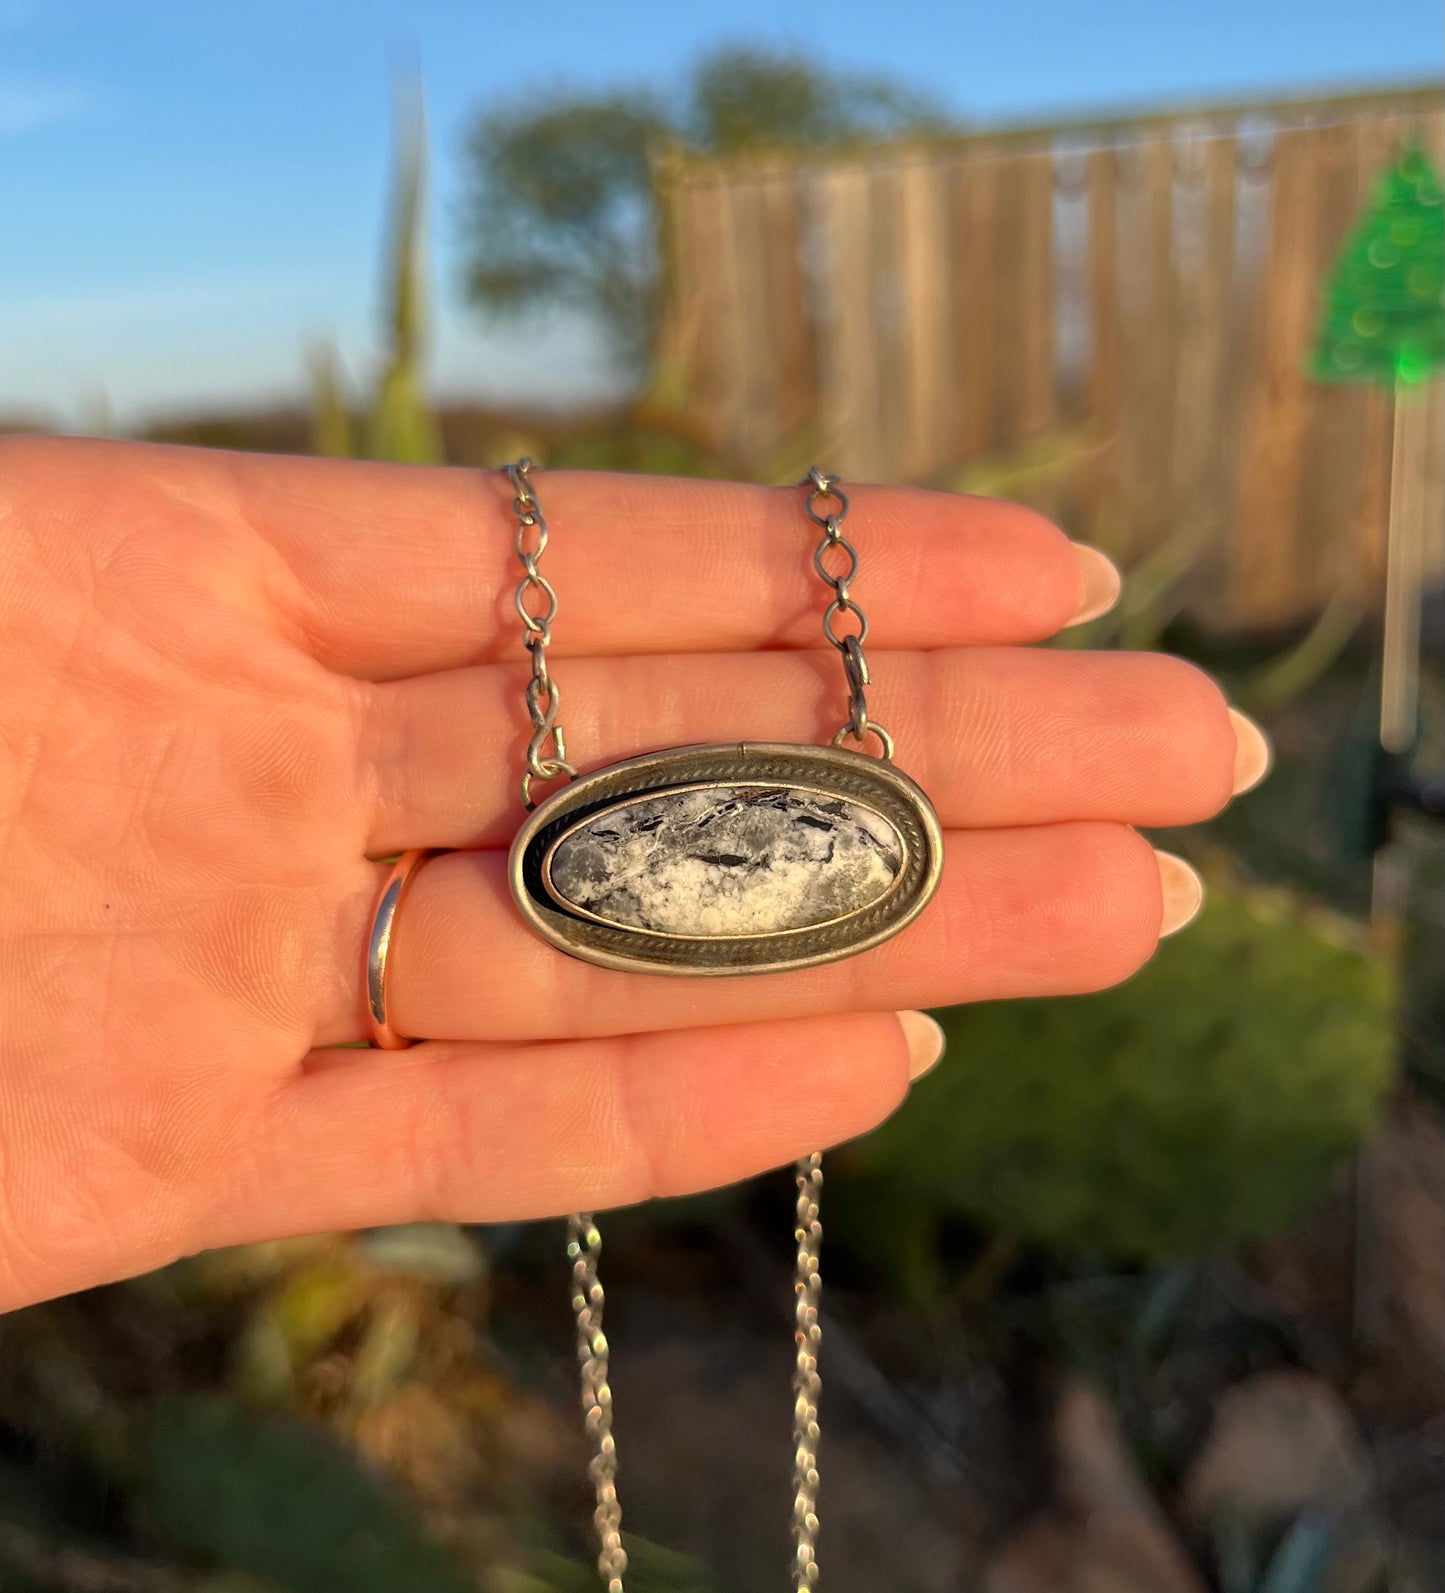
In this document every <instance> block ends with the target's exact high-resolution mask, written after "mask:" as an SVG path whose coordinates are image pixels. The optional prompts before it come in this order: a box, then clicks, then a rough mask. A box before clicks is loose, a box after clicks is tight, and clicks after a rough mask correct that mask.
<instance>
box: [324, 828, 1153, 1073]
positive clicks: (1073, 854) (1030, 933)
mask: <svg viewBox="0 0 1445 1593" xmlns="http://www.w3.org/2000/svg"><path fill="white" fill-rule="evenodd" d="M944 851H945V855H944V865H943V879H942V883H941V884H940V886H939V890H938V895H937V896H936V897H935V898H934V900H933V902H932V903H931V904H930V905H929V907H928V909H927V910H926V911H925V912H924V913H923V914H922V916H921V917H920V918H919V919H918V920H917V921H916V922H915V923H913V924H912V925H910V926H909V928H908V929H906V930H904V931H903V932H902V934H900V935H898V936H897V937H896V938H895V939H893V940H890V941H888V942H886V943H885V944H884V945H882V946H878V947H875V948H874V949H873V950H871V951H868V952H864V953H862V954H861V955H859V956H856V957H851V958H848V959H847V960H845V961H842V962H834V963H828V964H826V965H824V966H822V967H817V968H807V969H800V970H797V971H796V972H791V973H778V974H764V975H744V976H738V977H729V978H726V979H687V978H666V977H662V976H659V975H648V974H636V973H620V972H617V971H615V970H613V969H609V968H599V967H595V966H594V965H592V964H590V963H585V962H581V961H579V960H578V959H576V958H572V957H567V956H565V955H562V954H561V953H559V952H558V951H557V950H556V949H555V948H554V947H552V946H551V945H549V944H547V943H546V942H544V941H542V940H540V939H538V938H537V937H536V936H535V935H534V934H532V933H531V931H530V930H528V929H527V928H526V926H525V924H524V923H523V921H522V918H521V915H520V914H519V913H518V912H517V910H516V906H515V904H514V903H513V902H512V900H511V896H510V893H509V891H508V887H507V881H506V855H505V854H504V853H502V852H491V851H486V852H482V851H478V852H451V853H445V854H443V855H442V856H439V857H435V858H432V859H431V860H430V861H428V862H427V863H426V864H425V865H424V866H423V867H422V868H420V869H419V870H418V871H417V873H416V874H415V875H414V877H413V880H412V884H411V888H410V894H409V895H408V897H407V900H406V903H405V908H404V912H403V913H402V914H401V915H399V919H398V922H397V924H396V925H395V926H394V928H393V933H392V942H391V953H390V957H391V961H390V966H389V969H388V981H389V982H388V989H389V995H390V1002H391V1009H390V1018H391V1021H392V1023H393V1024H394V1025H395V1027H396V1028H397V1029H398V1031H399V1032H400V1033H402V1034H406V1035H413V1036H417V1037H434V1036H435V1037H441V1036H445V1037H447V1038H450V1039H497V1040H531V1039H557V1038H579V1037H584V1036H589V1035H603V1034H631V1033H634V1032H637V1031H642V1030H652V1029H668V1028H676V1027H684V1028H685V1027H696V1026H698V1025H706V1024H713V1023H722V1022H749V1021H755V1020H756V1021H761V1020H764V1019H772V1018H792V1017H802V1016H807V1015H809V1014H814V1013H824V1012H838V1011H851V1010H857V1011H877V1010H880V1009H883V1008H888V1009H898V1008H902V1007H936V1006H944V1005H947V1004H950V1003H953V1002H960V1001H979V1000H987V999H992V998H996V997H1003V996H1042V995H1064V994H1070V993H1074V992H1081V991H1085V990H1094V989H1098V988H1100V987H1102V986H1105V985H1110V984H1115V983H1117V982H1118V981H1119V980H1121V979H1124V978H1127V977H1128V975H1129V974H1131V973H1133V972H1134V971H1135V970H1136V969H1137V968H1138V967H1139V966H1140V965H1141V964H1142V963H1143V962H1144V961H1145V960H1146V959H1147V958H1148V957H1149V956H1150V955H1151V954H1152V952H1153V950H1154V947H1155V944H1156V943H1157V940H1158V937H1159V933H1160V927H1161V922H1162V913H1163V893H1162V886H1161V876H1160V866H1159V863H1158V861H1157V858H1156V855H1155V853H1154V851H1153V849H1152V848H1151V847H1150V845H1149V843H1148V842H1147V841H1145V840H1144V839H1143V838H1142V837H1141V836H1139V835H1138V834H1136V833H1135V832H1134V831H1133V830H1131V829H1128V828H1127V827H1125V826H1123V825H1118V824H1059V825H1041V826H1038V827H1037V828H1033V829H1011V830H977V831H969V830H952V831H950V832H948V834H947V835H946V837H945V845H944ZM370 867H371V869H372V871H373V874H372V878H371V880H370V883H369V891H368V894H367V895H366V896H365V897H364V898H363V896H362V895H361V893H359V892H358V894H357V896H356V898H355V899H354V900H353V902H352V904H351V907H350V911H349V914H348V917H349V919H350V923H349V924H348V926H347V927H346V929H345V931H344V938H343V939H342V941H341V942H340V949H339V952H338V955H339V957H340V960H341V962H342V963H344V965H345V967H346V968H347V969H348V970H350V969H354V968H356V967H358V965H359V963H360V951H359V949H358V948H360V947H361V946H363V945H364V944H365V938H366V934H367V927H368V924H369V922H370V912H371V904H372V902H373V901H374V899H375V893H376V888H377V885H378V884H379V882H380V879H381V878H382V877H383V875H384V873H385V869H384V866H382V865H370ZM352 988H353V989H354V992H355V994H354V996H349V997H348V1002H347V1006H346V1009H345V1010H344V1011H336V1012H333V1013H332V1014H331V1015H330V1017H329V1018H328V1019H327V1021H326V1023H325V1025H324V1026H323V1028H322V1029H321V1032H320V1035H319V1038H320V1039H321V1040H322V1041H324V1042H328V1043H329V1042H333V1041H339V1040H344V1039H358V1038H360V1037H362V1036H363V1035H364V1034H365V1033H366V1032H367V1030H366V1028H365V1014H364V1010H363V1005H362V990H361V979H360V976H359V973H358V974H355V975H353V980H352Z"/></svg>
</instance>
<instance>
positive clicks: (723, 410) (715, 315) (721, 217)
mask: <svg viewBox="0 0 1445 1593" xmlns="http://www.w3.org/2000/svg"><path fill="white" fill-rule="evenodd" d="M685 206H686V208H685V211H684V215H685V217H686V220H685V222H684V227H683V230H684V234H685V236H686V237H687V239H688V242H687V245H686V248H685V252H684V258H686V259H690V261H691V263H692V264H693V265H694V266H695V267H700V269H698V270H697V275H696V277H695V278H694V279H693V281H692V282H691V283H688V284H685V285H684V286H683V287H682V289H681V291H682V292H683V293H684V294H685V295H686V297H687V299H688V301H689V302H688V303H687V304H686V305H685V307H684V309H683V312H682V314H683V316H684V317H685V318H686V319H687V320H690V321H691V322H692V323H693V324H694V325H695V327H696V332H695V334H694V350H695V354H694V360H695V364H694V370H695V373H696V376H695V380H696V391H695V393H694V395H693V398H692V405H693V413H694V415H695V416H696V419H697V423H698V429H699V430H700V431H701V433H702V435H703V436H704V437H706V438H707V439H708V441H709V444H710V445H711V446H712V447H713V448H715V449H718V450H719V451H723V450H726V449H727V447H728V446H729V443H730V441H731V438H732V436H733V433H734V430H735V420H736V414H737V407H738V403H739V401H740V395H741V391H742V383H741V373H740V372H739V370H738V368H737V352H738V349H737V343H736V340H735V338H734V336H733V320H734V318H735V315H736V306H735V304H734V302H733V298H732V291H731V289H732V283H731V279H730V277H729V275H728V274H727V273H726V272H723V271H720V270H718V268H717V262H718V260H719V259H720V258H721V257H722V256H723V253H724V251H725V250H726V248H727V247H728V244H727V236H728V217H727V214H726V212H725V207H724V201H723V185H722V184H721V183H720V182H718V181H717V180H715V179H714V180H709V181H699V182H694V183H690V184H688V188H687V196H686V201H685ZM703 262H706V264H705V265H704V264H703Z"/></svg>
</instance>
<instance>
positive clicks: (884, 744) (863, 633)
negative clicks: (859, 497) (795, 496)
mask: <svg viewBox="0 0 1445 1593" xmlns="http://www.w3.org/2000/svg"><path fill="white" fill-rule="evenodd" d="M801 485H802V486H805V487H811V488H812V489H813V490H812V491H811V492H810V493H809V494H808V501H807V504H806V508H807V511H808V518H809V519H810V520H811V521H812V522H813V524H814V525H820V526H822V528H823V540H822V541H821V542H820V543H819V544H818V546H817V547H816V548H814V550H813V568H814V569H815V570H816V571H817V572H818V574H819V575H820V576H821V577H822V579H823V580H824V581H826V582H827V584H828V585H829V586H831V587H832V588H833V601H832V602H831V603H829V605H828V607H827V609H826V611H825V612H824V614H823V634H824V636H826V637H827V638H828V640H829V641H830V642H831V643H832V644H833V646H834V647H836V648H837V649H838V651H839V653H840V654H841V655H842V659H843V676H844V678H845V679H846V680H847V682H848V718H847V720H846V721H845V723H844V724H843V726H842V728H841V729H840V730H839V731H838V732H837V734H836V735H835V736H834V737H833V745H834V746H835V747H841V746H842V745H843V743H844V742H845V741H853V742H856V743H857V744H858V746H859V747H860V748H861V747H862V745H863V743H865V742H866V741H867V740H868V732H869V731H870V730H871V731H872V732H873V734H874V735H875V736H877V738H878V744H879V746H880V747H881V748H882V749H883V758H884V761H885V762H891V761H892V759H893V737H892V736H890V735H889V734H888V732H887V731H886V730H885V729H884V728H883V726H882V725H880V724H879V723H878V721H877V720H876V719H870V718H869V717H868V695H867V688H868V687H869V686H871V685H872V684H873V677H872V676H871V675H870V674H869V673H868V660H867V658H866V657H865V656H864V653H863V643H864V642H866V641H867V640H868V616H867V615H866V614H865V613H864V612H863V610H862V609H861V608H859V607H858V605H857V604H856V603H855V602H854V601H853V596H852V591H851V583H852V580H853V577H854V576H855V575H857V573H858V550H857V548H855V547H854V546H853V544H852V543H851V542H850V541H849V540H848V539H847V537H845V536H844V535H843V531H842V522H843V517H844V516H845V515H846V514H847V513H848V495H847V494H846V493H844V492H840V491H839V490H838V477H837V476H825V475H824V474H823V472H822V471H821V470H819V469H818V467H817V465H814V466H813V468H812V469H811V470H810V471H809V472H808V474H807V475H806V476H805V477H804V479H803V481H802V482H801ZM825 498H831V499H833V500H834V502H835V503H836V505H837V507H836V508H833V509H826V510H822V511H820V510H819V507H818V505H819V503H820V502H821V501H822V500H823V499H825ZM835 549H836V550H837V553H838V554H841V556H842V559H844V560H846V561H847V562H846V564H844V565H842V567H841V568H840V567H839V560H838V558H837V557H836V555H835V558H834V568H833V569H831V570H830V569H829V568H828V564H827V560H828V557H829V555H830V554H833V552H834V550H835ZM847 614H852V615H854V616H855V617H856V619H857V622H858V624H857V629H856V630H852V631H848V632H846V633H845V634H843V635H841V636H840V635H839V634H838V629H837V622H838V620H839V618H840V617H841V616H843V615H847Z"/></svg>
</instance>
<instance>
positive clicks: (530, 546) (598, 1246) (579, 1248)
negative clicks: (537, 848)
mask: <svg viewBox="0 0 1445 1593" xmlns="http://www.w3.org/2000/svg"><path fill="white" fill-rule="evenodd" d="M507 475H508V477H509V478H510V479H511V483H512V494H513V496H512V511H513V513H514V514H515V515H516V517H517V558H518V560H519V561H520V562H521V565H522V572H523V573H522V580H521V584H520V585H519V586H518V587H517V596H516V603H517V613H518V614H519V615H521V618H522V624H523V625H524V626H525V627H526V630H525V633H524V635H523V637H522V645H523V646H524V647H525V648H526V649H527V651H528V653H530V654H531V657H532V678H531V679H530V680H529V681H528V682H527V715H528V717H529V718H530V719H531V721H532V738H531V740H530V741H529V742H528V743H527V768H526V772H525V773H524V774H523V775H522V806H523V807H525V808H526V809H528V811H530V810H531V809H532V808H533V807H535V806H536V804H535V802H534V801H533V800H532V782H533V781H534V780H555V779H557V778H558V777H559V776H563V775H565V776H566V778H567V779H569V780H570V779H571V778H572V777H573V776H574V775H575V774H576V773H577V771H576V769H574V768H573V767H572V765H571V764H570V763H568V761H567V740H566V737H565V735H564V734H563V731H562V727H561V725H559V724H558V723H557V713H558V709H559V707H560V705H561V702H562V693H561V689H560V687H559V686H558V685H557V682H556V681H555V680H553V679H552V677H551V675H550V674H549V673H548V670H547V649H548V647H550V646H551V644H552V621H553V620H554V619H555V618H556V617H557V593H556V591H555V590H554V589H553V586H552V583H551V582H550V581H549V580H548V579H547V577H546V576H545V575H543V574H542V572H541V570H540V569H539V568H538V565H539V564H540V562H541V558H542V555H543V553H544V552H546V549H547V521H546V517H545V516H544V515H543V513H542V506H541V504H539V503H538V502H537V495H536V493H535V492H533V491H532V461H531V460H530V459H526V458H523V459H519V460H518V461H517V462H516V464H514V465H508V466H507ZM534 592H540V593H541V594H542V597H543V598H544V599H545V601H546V606H545V608H542V609H541V610H540V612H538V613H536V614H533V613H532V612H531V611H530V610H529V609H528V607H527V600H528V597H529V595H530V594H531V593H534ZM549 741H550V742H551V744H552V747H551V752H550V753H549V752H548V750H547V743H548V742H549ZM601 1254H602V1234H601V1232H600V1231H599V1230H598V1227H597V1224H596V1223H595V1222H594V1221H593V1219H592V1213H591V1212H590V1211H589V1212H577V1213H575V1214H574V1215H573V1216H571V1217H569V1218H568V1219H567V1255H568V1258H569V1259H570V1261H571V1262H572V1315H573V1317H574V1318H575V1319H576V1323H577V1370H578V1376H579V1380H580V1383H581V1391H582V1416H583V1421H584V1423H585V1426H586V1431H587V1437H588V1440H589V1442H590V1443H591V1445H592V1459H591V1461H590V1462H589V1463H588V1467H587V1471H588V1474H589V1476H590V1477H591V1478H592V1487H593V1489H594V1491H595V1494H596V1500H597V1503H596V1508H595V1509H594V1510H593V1512H592V1523H593V1525H594V1527H595V1528H596V1529H597V1572H598V1575H599V1576H600V1577H601V1578H602V1581H603V1583H604V1584H605V1586H606V1588H607V1593H623V1586H622V1578H623V1575H624V1573H625V1572H626V1570H627V1551H626V1550H625V1549H624V1548H623V1547H622V1504H621V1501H620V1500H619V1499H618V1497H617V1444H616V1441H615V1440H614V1439H613V1436H612V1387H611V1384H610V1383H609V1382H608V1362H609V1355H608V1348H607V1335H606V1334H605V1333H604V1332H603V1331H602V1308H603V1306H604V1305H605V1304H606V1296H605V1295H604V1293H603V1290H602V1280H601V1278H600V1277H599V1276H598V1272H597V1262H598V1259H599V1258H600V1256H601Z"/></svg>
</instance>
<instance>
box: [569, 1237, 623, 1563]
mask: <svg viewBox="0 0 1445 1593" xmlns="http://www.w3.org/2000/svg"><path fill="white" fill-rule="evenodd" d="M567 1254H568V1256H569V1257H570V1258H571V1261H572V1314H573V1316H575V1317H576V1319H577V1366H578V1371H579V1373H580V1375H581V1381H582V1413H583V1419H584V1421H585V1424H586V1429H587V1436H588V1438H589V1439H590V1440H591V1442H592V1459H591V1461H590V1462H589V1464H588V1467H587V1472H588V1475H589V1476H590V1477H591V1478H592V1486H593V1488H594V1490H595V1491H596V1496H597V1507H596V1509H595V1510H593V1512H592V1524H593V1526H594V1527H595V1528H596V1529H597V1551H598V1552H597V1572H598V1575H599V1576H601V1578H602V1580H603V1582H604V1583H605V1584H606V1586H607V1593H623V1588H622V1576H623V1573H624V1572H625V1571H626V1570H627V1551H626V1550H625V1549H624V1548H623V1547H622V1504H621V1501H620V1500H619V1499H618V1497H617V1445H616V1443H615V1442H614V1441H613V1438H612V1388H611V1386H610V1384H609V1383H608V1381H607V1366H608V1349H607V1335H606V1334H605V1333H604V1332H603V1331H602V1308H603V1306H604V1305H605V1303H606V1297H605V1296H604V1294H603V1292H602V1280H601V1278H600V1277H599V1276H598V1272H597V1263H598V1261H599V1259H600V1258H601V1255H602V1235H601V1233H600V1232H599V1231H598V1228H597V1224H596V1223H595V1222H594V1221H593V1220H592V1215H591V1213H590V1212H587V1213H583V1214H580V1215H578V1216H575V1217H569V1218H568V1219H567Z"/></svg>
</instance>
